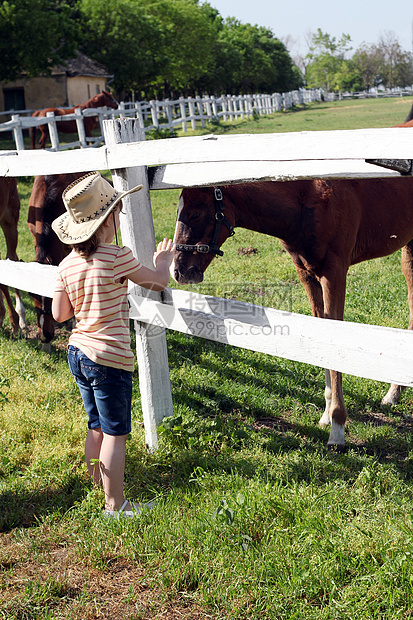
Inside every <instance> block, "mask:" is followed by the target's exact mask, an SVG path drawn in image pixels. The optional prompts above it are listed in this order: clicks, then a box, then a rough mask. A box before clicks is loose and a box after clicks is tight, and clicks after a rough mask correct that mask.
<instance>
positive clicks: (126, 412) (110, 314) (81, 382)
mask: <svg viewBox="0 0 413 620" xmlns="http://www.w3.org/2000/svg"><path fill="white" fill-rule="evenodd" d="M141 188H142V185H139V186H137V187H134V188H133V189H131V190H128V191H126V192H122V193H120V192H118V191H116V190H115V189H114V188H113V187H112V185H111V184H110V183H109V182H108V181H106V179H104V178H103V177H102V176H101V175H100V174H99V172H91V173H89V174H86V175H85V176H83V177H81V178H80V179H78V180H77V181H75V182H74V183H72V184H71V185H69V187H67V188H66V189H65V191H64V192H63V194H62V197H63V202H64V205H65V208H66V213H65V214H63V215H61V216H60V217H58V218H57V219H56V220H54V222H53V223H52V228H53V230H54V231H55V233H56V234H57V236H58V237H59V239H60V240H61V241H62V242H63V243H65V244H68V245H70V246H71V247H72V252H71V253H70V254H69V255H68V256H67V257H66V258H65V259H64V260H63V261H62V262H61V263H60V265H59V267H58V277H57V284H56V288H55V292H54V296H53V302H52V314H53V317H54V319H55V320H56V321H57V322H58V323H62V322H64V321H67V320H68V319H70V318H71V317H72V316H75V318H76V327H75V328H74V330H73V332H72V334H71V336H70V338H69V347H68V362H69V368H70V371H71V373H72V374H73V376H74V378H75V380H76V383H77V385H78V387H79V390H80V393H81V396H82V400H83V404H84V406H85V409H86V412H87V414H88V417H89V422H88V429H89V430H88V433H87V437H86V444H85V458H86V463H87V466H88V470H89V474H90V475H91V477H92V479H93V480H94V481H96V482H98V483H99V482H100V481H101V482H102V485H103V490H104V493H105V515H106V516H108V517H113V516H116V517H118V516H120V515H123V516H134V515H136V514H138V512H139V511H140V510H142V508H144V507H147V508H150V505H149V504H148V505H146V506H139V505H137V504H136V503H135V502H132V501H128V500H125V498H124V494H123V478H124V472H125V446H126V439H127V436H128V434H129V433H130V432H131V401H132V371H133V367H134V356H133V353H132V351H131V348H130V334H129V308H128V300H127V292H128V280H132V282H135V283H136V284H139V285H140V286H143V287H145V288H148V289H152V290H155V291H162V290H163V289H164V288H165V287H166V285H167V284H168V281H169V267H170V265H171V263H172V259H173V252H174V244H173V243H172V241H171V240H170V239H164V240H163V241H161V242H160V243H159V244H158V247H157V251H156V252H155V253H154V257H153V264H154V268H153V269H150V268H148V267H144V266H141V265H140V263H139V262H138V260H137V259H136V258H135V257H134V256H133V255H132V252H131V250H130V249H129V248H127V247H119V246H118V245H111V244H112V242H113V239H114V236H115V234H116V231H117V229H118V228H119V212H120V209H121V207H122V203H121V200H122V198H123V197H124V196H126V195H127V194H130V193H132V192H136V191H138V190H140V189H141ZM109 215H112V217H108V216H109ZM95 462H98V463H99V467H96V466H95Z"/></svg>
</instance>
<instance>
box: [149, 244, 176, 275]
mask: <svg viewBox="0 0 413 620" xmlns="http://www.w3.org/2000/svg"><path fill="white" fill-rule="evenodd" d="M174 252H175V244H174V243H173V241H172V239H167V238H166V237H165V239H163V241H160V242H159V243H158V247H157V249H156V252H154V254H153V264H154V265H155V268H156V267H159V266H161V265H162V264H164V263H166V265H167V267H168V268H169V266H170V264H171V263H172V261H173V258H174Z"/></svg>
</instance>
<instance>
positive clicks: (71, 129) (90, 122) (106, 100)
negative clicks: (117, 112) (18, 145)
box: [30, 90, 118, 149]
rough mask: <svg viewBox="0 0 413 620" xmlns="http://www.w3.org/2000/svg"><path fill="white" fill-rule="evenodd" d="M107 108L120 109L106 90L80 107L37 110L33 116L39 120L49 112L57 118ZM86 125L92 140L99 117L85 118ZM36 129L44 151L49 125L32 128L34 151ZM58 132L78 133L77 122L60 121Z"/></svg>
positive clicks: (33, 146)
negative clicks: (77, 111) (76, 111)
mask: <svg viewBox="0 0 413 620" xmlns="http://www.w3.org/2000/svg"><path fill="white" fill-rule="evenodd" d="M104 106H107V107H109V108H114V109H116V108H117V107H118V104H117V101H115V99H114V98H113V97H112V95H111V94H110V93H108V92H107V91H106V90H104V91H102V92H101V93H99V95H95V96H94V97H92V98H91V99H89V100H88V101H86V103H81V104H80V105H78V106H75V107H74V108H70V109H64V108H44V109H43V110H37V111H36V112H34V113H33V114H32V116H36V117H38V118H41V117H45V116H46V115H47V113H48V112H54V114H55V116H66V115H67V114H73V113H74V111H75V110H76V109H77V108H80V109H81V110H86V109H87V108H101V107H104ZM83 122H84V125H85V133H86V137H87V138H90V137H91V136H92V131H93V130H94V128H95V127H96V125H97V123H98V117H97V116H85V117H84V119H83ZM36 129H39V131H40V133H41V136H40V140H39V146H40V148H41V149H44V148H45V146H46V141H47V135H48V126H47V125H39V127H31V128H30V137H31V143H32V149H35V148H36ZM58 131H61V132H62V133H76V132H77V126H76V121H60V122H59V124H58Z"/></svg>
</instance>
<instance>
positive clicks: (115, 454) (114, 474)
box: [100, 433, 128, 510]
mask: <svg viewBox="0 0 413 620" xmlns="http://www.w3.org/2000/svg"><path fill="white" fill-rule="evenodd" d="M127 437H128V436H127V435H107V434H106V433H103V440H102V446H101V449H100V473H101V476H102V484H103V489H104V491H105V508H106V510H119V509H120V507H121V506H122V504H123V502H124V501H125V498H124V495H123V477H124V474H125V449H126V439H127Z"/></svg>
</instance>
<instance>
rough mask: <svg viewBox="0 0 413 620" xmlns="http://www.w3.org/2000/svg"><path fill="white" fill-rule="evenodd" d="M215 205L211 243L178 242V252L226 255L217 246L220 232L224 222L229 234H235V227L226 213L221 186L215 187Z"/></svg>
mask: <svg viewBox="0 0 413 620" xmlns="http://www.w3.org/2000/svg"><path fill="white" fill-rule="evenodd" d="M214 206H215V231H214V236H213V237H212V241H211V244H210V245H207V244H206V243H198V244H197V245H187V244H186V243H177V244H176V246H175V248H176V250H178V252H199V253H200V254H209V253H210V252H212V253H213V254H217V255H218V256H224V252H223V251H222V250H220V249H219V247H218V246H217V243H218V239H219V234H220V232H221V227H222V224H225V226H226V227H227V228H228V230H229V236H230V237H232V236H233V235H235V230H234V227H233V226H232V224H231V222H230V221H229V220H228V218H227V217H226V216H225V215H224V198H223V195H222V191H221V190H220V188H219V187H214Z"/></svg>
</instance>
